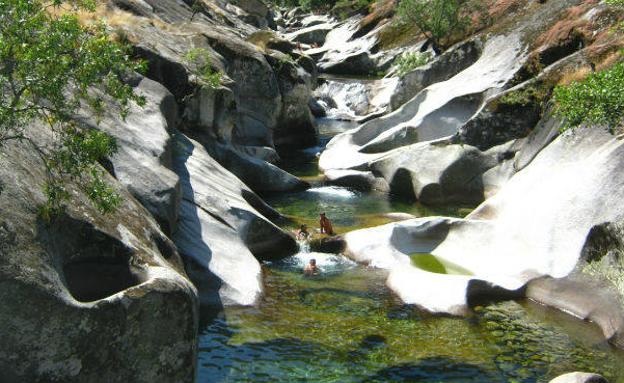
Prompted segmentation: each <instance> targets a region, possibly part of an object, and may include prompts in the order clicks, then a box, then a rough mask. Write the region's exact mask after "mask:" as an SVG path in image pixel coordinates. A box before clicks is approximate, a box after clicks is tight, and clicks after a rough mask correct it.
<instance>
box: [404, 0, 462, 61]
mask: <svg viewBox="0 0 624 383" xmlns="http://www.w3.org/2000/svg"><path fill="white" fill-rule="evenodd" d="M466 11H467V1H466V0H401V1H400V2H399V6H398V8H397V15H398V18H399V21H400V22H402V23H407V24H414V25H415V26H416V27H417V28H418V30H420V32H421V33H422V34H423V35H425V36H426V37H427V38H428V39H429V41H431V43H433V47H434V50H438V49H440V48H444V47H445V45H444V44H443V40H444V39H445V38H447V37H449V36H450V35H452V34H454V33H457V32H462V31H464V30H465V29H466V28H467V27H468V26H469V25H470V17H469V16H468V14H467V12H466Z"/></svg>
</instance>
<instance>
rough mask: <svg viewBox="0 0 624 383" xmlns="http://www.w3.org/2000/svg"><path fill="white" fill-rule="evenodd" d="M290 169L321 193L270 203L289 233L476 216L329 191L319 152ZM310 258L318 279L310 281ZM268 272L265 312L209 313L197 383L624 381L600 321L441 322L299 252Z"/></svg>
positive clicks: (337, 260)
mask: <svg viewBox="0 0 624 383" xmlns="http://www.w3.org/2000/svg"><path fill="white" fill-rule="evenodd" d="M333 128H334V129H336V130H340V129H342V128H336V127H333ZM331 134H332V132H330V133H327V136H329V135H331ZM288 163H289V166H290V168H289V169H288V170H289V171H291V172H293V173H295V174H297V175H299V176H302V177H305V178H307V179H308V180H309V181H311V182H312V183H313V189H312V190H309V191H306V192H300V193H291V194H279V195H270V196H265V197H266V199H267V201H268V202H269V203H270V204H272V205H273V206H274V207H276V208H277V209H278V210H279V211H280V212H281V213H282V214H285V215H287V216H289V217H290V218H291V220H292V224H291V227H294V226H296V225H297V224H299V223H308V224H309V225H310V227H311V228H315V227H316V225H317V224H316V222H317V214H318V213H319V212H321V211H324V212H326V213H327V215H328V217H330V218H331V219H332V220H333V222H334V227H335V229H336V231H337V232H338V233H343V232H346V231H348V230H353V229H357V228H361V227H368V226H374V225H378V224H383V223H386V222H390V221H391V220H393V219H395V218H390V217H388V216H387V213H391V212H404V213H409V214H411V215H414V216H429V215H438V214H441V215H452V216H463V215H465V214H467V213H468V212H469V211H470V209H469V208H466V207H447V208H441V209H436V210H432V209H428V208H426V207H423V206H419V205H414V204H408V203H405V202H401V201H393V200H392V199H390V198H388V196H385V195H382V194H375V193H361V192H356V191H352V190H348V189H345V188H336V187H328V186H325V185H323V183H322V180H321V178H320V177H319V176H318V168H317V165H316V160H315V157H314V155H313V153H312V152H311V151H310V152H308V155H301V156H299V157H298V158H297V161H294V160H292V159H291V160H290V161H289V162H288ZM313 257H314V258H316V259H317V262H318V265H319V267H320V269H321V271H322V273H321V276H320V277H316V278H307V277H304V276H303V275H302V272H301V271H302V268H303V267H304V265H305V264H306V263H307V262H308V261H309V259H310V258H313ZM414 262H415V263H417V264H422V265H425V266H426V267H429V268H432V269H435V270H433V271H434V272H435V271H436V270H437V271H438V272H442V271H444V272H448V269H449V268H450V269H452V267H451V265H443V264H438V263H436V262H435V259H431V257H427V255H426V254H425V255H415V258H414ZM262 269H263V274H264V285H265V294H264V296H263V298H262V300H261V302H260V303H259V305H258V306H257V307H247V308H240V307H227V308H225V309H224V310H222V311H220V312H216V311H214V309H207V308H206V309H204V310H203V311H202V315H201V328H200V352H199V373H198V382H201V383H209V382H215V383H221V382H231V383H234V382H258V383H262V382H347V383H348V382H371V383H372V382H471V383H472V382H475V383H476V382H523V383H524V382H526V383H532V382H548V381H549V380H550V379H552V378H554V377H556V376H558V375H560V374H563V373H566V372H571V371H578V370H580V371H589V372H598V373H601V374H603V375H605V376H606V377H607V378H609V379H610V381H611V382H612V383H613V382H615V383H624V355H623V353H622V352H620V351H617V350H615V349H614V348H612V347H610V346H609V345H608V344H606V343H605V342H604V341H603V340H602V339H601V334H600V332H599V330H598V329H597V328H596V327H595V326H594V325H592V324H589V323H585V322H582V321H579V320H576V319H574V318H571V317H570V316H567V315H565V314H562V313H559V312H557V311H554V310H550V309H546V308H544V307H541V306H538V305H535V304H531V303H529V302H506V303H501V304H496V305H493V306H488V307H485V308H482V307H478V308H476V309H475V312H474V313H473V315H472V316H470V317H469V318H449V317H439V316H431V315H429V314H427V313H424V312H422V311H419V310H418V309H417V308H415V307H410V306H406V305H404V304H402V303H401V302H400V301H399V300H398V299H397V298H396V297H395V296H394V295H393V294H392V293H391V292H390V291H389V290H388V289H387V288H386V286H385V278H386V273H385V272H384V271H383V270H377V269H372V268H368V267H365V266H361V265H357V264H355V263H353V262H351V261H349V260H347V259H345V258H344V257H342V256H340V255H330V254H308V253H301V254H298V255H296V256H293V257H290V258H288V259H285V260H282V261H280V262H276V263H265V264H263V267H262ZM431 293H432V294H435V293H436V292H435V291H432V292H431Z"/></svg>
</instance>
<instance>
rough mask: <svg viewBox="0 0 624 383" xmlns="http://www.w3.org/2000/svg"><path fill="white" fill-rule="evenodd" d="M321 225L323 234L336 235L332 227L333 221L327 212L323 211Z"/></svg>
mask: <svg viewBox="0 0 624 383" xmlns="http://www.w3.org/2000/svg"><path fill="white" fill-rule="evenodd" d="M319 225H320V226H321V234H327V235H334V228H333V227H332V223H331V221H330V220H329V218H327V217H326V216H325V213H321V219H320V221H319Z"/></svg>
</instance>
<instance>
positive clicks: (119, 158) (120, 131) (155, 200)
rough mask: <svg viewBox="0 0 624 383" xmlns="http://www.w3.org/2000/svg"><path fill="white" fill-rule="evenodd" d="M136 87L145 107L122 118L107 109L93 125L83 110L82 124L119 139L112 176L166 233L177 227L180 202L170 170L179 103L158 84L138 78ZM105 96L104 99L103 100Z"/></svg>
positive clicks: (176, 178)
mask: <svg viewBox="0 0 624 383" xmlns="http://www.w3.org/2000/svg"><path fill="white" fill-rule="evenodd" d="M138 81H139V83H138V85H137V86H136V87H135V91H136V92H137V93H138V94H140V95H142V96H143V97H145V101H146V104H145V105H144V106H143V107H138V106H136V105H134V104H133V105H131V106H130V112H129V114H128V116H127V117H126V118H125V119H123V118H122V117H121V116H119V114H116V113H114V111H115V110H116V107H115V105H114V104H113V103H112V102H111V105H110V107H109V108H105V109H106V110H105V111H104V112H103V115H102V116H99V117H100V123H99V124H96V123H95V121H93V119H91V118H88V116H89V113H88V112H86V111H84V110H83V111H82V112H81V114H82V116H83V117H84V120H83V121H84V122H85V123H86V124H87V125H88V126H90V127H92V128H94V129H98V130H101V131H103V132H106V133H107V134H109V135H110V136H112V137H114V138H115V140H116V142H117V152H116V153H115V154H114V155H113V157H112V158H111V159H110V161H111V165H112V166H111V167H112V169H111V170H112V172H113V174H114V175H115V178H117V180H119V182H121V183H122V184H123V185H124V186H126V187H127V188H128V190H129V191H130V193H132V195H133V196H134V197H136V198H137V199H138V200H139V202H141V204H142V205H143V206H145V208H147V210H149V212H150V213H152V215H153V216H154V218H156V220H157V221H158V223H159V224H160V226H161V228H162V229H163V231H164V232H165V233H167V234H168V235H169V234H171V233H172V232H173V231H175V226H176V223H177V220H178V208H179V205H180V185H179V180H178V176H177V175H176V174H175V173H174V172H173V171H171V170H170V169H171V136H170V134H169V131H170V130H173V129H175V127H176V124H177V118H178V116H177V105H176V102H175V99H174V98H173V95H172V94H171V93H169V92H168V91H167V89H165V88H164V87H163V86H162V85H160V84H159V83H157V82H154V81H152V80H149V79H147V78H140V79H139V80H138ZM104 99H105V100H108V98H104Z"/></svg>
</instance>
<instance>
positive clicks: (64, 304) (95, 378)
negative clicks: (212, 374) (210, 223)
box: [0, 126, 198, 383]
mask: <svg viewBox="0 0 624 383" xmlns="http://www.w3.org/2000/svg"><path fill="white" fill-rule="evenodd" d="M46 129H47V128H45V127H39V126H37V127H33V128H32V129H29V131H28V134H29V135H30V136H31V138H33V140H35V141H36V142H37V143H38V144H40V145H46V144H48V143H49V135H48V134H47V130H46ZM46 177H47V173H46V168H45V166H44V164H43V163H42V161H41V159H40V157H39V155H38V153H37V152H36V151H35V150H34V149H33V147H32V146H31V145H30V144H29V143H27V142H8V143H6V145H5V146H3V148H2V151H1V152H0V179H2V181H3V184H4V190H3V192H2V194H0V211H2V214H1V215H0V280H1V281H2V282H1V284H2V288H1V289H0V299H2V308H1V309H0V328H1V329H2V330H0V341H1V342H2V351H0V380H1V381H3V382H53V381H54V382H128V381H132V382H155V381H176V382H189V383H190V382H193V381H194V378H195V369H196V352H197V326H198V310H197V291H196V289H195V288H194V287H193V285H191V283H190V282H189V281H188V280H187V278H186V276H185V275H186V274H185V271H184V266H183V264H182V262H181V259H180V257H179V255H178V253H177V250H176V247H175V246H174V245H173V243H172V242H171V241H170V240H169V239H168V238H167V237H166V236H165V235H164V234H163V233H162V232H161V231H160V229H159V227H158V225H157V223H156V222H155V221H154V220H153V219H152V218H151V216H150V214H149V213H148V212H147V210H145V209H144V208H143V207H142V206H141V205H140V204H139V203H138V202H137V201H136V200H135V199H134V198H133V197H132V195H131V194H130V193H128V192H127V191H126V190H125V188H124V187H123V186H121V185H120V184H119V183H117V182H116V181H115V180H114V179H113V178H112V177H106V181H107V182H108V183H109V184H110V185H111V186H112V187H113V188H114V190H115V191H116V192H117V193H118V194H119V195H120V196H121V198H122V205H121V206H120V207H119V208H118V209H117V210H116V211H115V212H113V213H109V214H107V215H102V213H100V212H99V211H98V210H96V209H95V208H94V207H93V205H92V204H91V202H90V201H89V200H88V198H87V197H86V196H85V195H84V194H83V193H82V192H81V191H80V189H79V188H78V187H77V185H75V184H73V183H70V184H68V187H69V188H70V195H71V198H70V201H69V202H68V203H67V208H66V210H65V211H64V212H63V213H62V214H60V215H57V216H54V217H53V218H52V220H51V221H46V220H44V219H42V218H40V217H41V216H40V215H39V207H40V206H41V205H42V204H43V203H44V202H45V201H46V197H45V195H44V193H43V187H44V183H45V181H46V179H47V178H46ZM163 329H167V331H163Z"/></svg>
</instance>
